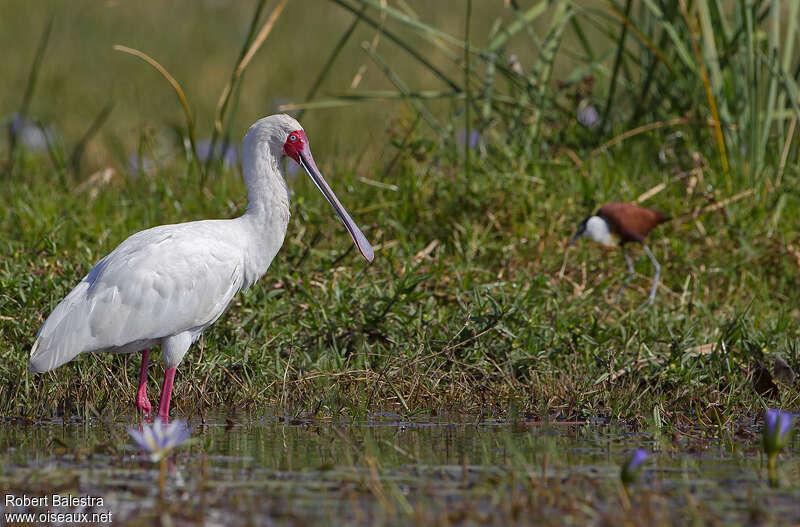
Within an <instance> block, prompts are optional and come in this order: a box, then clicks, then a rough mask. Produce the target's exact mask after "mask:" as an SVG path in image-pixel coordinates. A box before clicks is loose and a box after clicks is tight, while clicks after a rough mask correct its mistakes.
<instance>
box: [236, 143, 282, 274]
mask: <svg viewBox="0 0 800 527" xmlns="http://www.w3.org/2000/svg"><path fill="white" fill-rule="evenodd" d="M249 139H252V137H250V136H249V135H248V137H245V141H244V142H243V144H242V174H243V176H244V182H245V185H246V186H247V199H248V203H247V211H246V212H245V213H244V214H243V215H242V216H241V217H240V218H239V219H238V220H237V221H238V222H239V224H240V225H241V226H242V228H243V230H242V233H243V235H244V237H243V238H241V241H242V243H243V250H244V274H245V287H249V286H250V284H252V283H253V282H255V281H256V280H258V279H259V278H260V277H261V276H262V275H263V274H264V273H265V272H266V271H267V268H268V267H269V264H270V263H271V262H272V259H273V258H275V255H276V254H277V253H278V251H279V250H280V248H281V245H283V239H284V237H285V236H286V228H287V227H288V226H289V188H288V187H287V186H286V179H285V178H284V177H283V174H282V172H281V169H280V166H279V165H278V163H279V160H280V158H281V157H280V153H277V154H276V152H275V151H274V149H273V148H269V147H266V146H265V145H264V144H263V143H261V144H259V143H258V142H256V141H252V140H249Z"/></svg>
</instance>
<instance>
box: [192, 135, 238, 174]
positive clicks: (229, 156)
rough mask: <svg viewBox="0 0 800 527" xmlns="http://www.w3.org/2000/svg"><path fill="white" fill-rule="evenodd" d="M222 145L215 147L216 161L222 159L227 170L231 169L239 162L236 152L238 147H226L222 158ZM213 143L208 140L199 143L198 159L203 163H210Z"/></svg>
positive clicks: (229, 145)
mask: <svg viewBox="0 0 800 527" xmlns="http://www.w3.org/2000/svg"><path fill="white" fill-rule="evenodd" d="M219 148H221V147H220V145H219V144H217V145H216V146H215V147H214V154H213V156H214V159H222V164H223V165H224V166H225V168H230V167H232V166H233V165H235V164H236V162H237V161H238V160H239V154H238V153H237V152H236V147H234V146H233V145H231V144H228V145H224V148H225V150H224V151H223V152H222V156H220V155H219V153H218V151H219ZM211 155H212V153H211V141H210V140H208V139H203V140H201V141H198V142H197V157H198V158H199V160H200V161H201V162H203V163H205V162H206V161H208V158H209V156H211Z"/></svg>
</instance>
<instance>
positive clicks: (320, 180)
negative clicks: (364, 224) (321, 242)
mask: <svg viewBox="0 0 800 527" xmlns="http://www.w3.org/2000/svg"><path fill="white" fill-rule="evenodd" d="M283 151H284V153H285V154H286V155H287V156H289V157H291V158H292V159H294V160H295V162H297V164H298V165H300V166H301V167H303V170H305V171H306V173H307V174H308V177H310V178H311V181H313V182H314V185H316V186H317V188H318V189H319V191H320V192H322V195H323V196H325V199H326V200H328V203H330V204H331V207H333V210H335V211H336V214H338V215H339V218H341V220H342V223H344V226H345V228H346V229H347V232H349V233H350V236H351V237H352V238H353V242H354V243H355V244H356V247H358V250H359V251H360V252H361V255H362V256H363V257H364V258H366V259H367V261H368V262H372V260H373V259H374V258H375V254H374V253H373V251H372V246H371V245H370V244H369V242H368V241H367V238H366V237H365V236H364V233H362V232H361V229H359V228H358V225H356V222H354V221H353V218H351V217H350V215H349V214H348V213H347V211H346V210H344V207H343V206H342V204H341V203H340V202H339V200H338V199H337V198H336V194H334V193H333V190H331V187H329V186H328V183H327V182H326V181H325V178H324V177H322V173H321V172H320V171H319V168H317V164H316V163H315V162H314V156H312V155H311V147H310V146H309V144H308V138H307V137H306V133H305V132H304V131H303V130H302V129H301V130H295V131H293V132H292V133H290V134H289V136H288V137H287V138H286V144H285V145H284V147H283Z"/></svg>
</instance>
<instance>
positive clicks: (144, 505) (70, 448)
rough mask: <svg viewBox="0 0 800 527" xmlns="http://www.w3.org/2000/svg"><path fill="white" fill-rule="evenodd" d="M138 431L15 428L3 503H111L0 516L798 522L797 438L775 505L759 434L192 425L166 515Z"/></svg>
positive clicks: (457, 419)
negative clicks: (628, 473) (630, 480)
mask: <svg viewBox="0 0 800 527" xmlns="http://www.w3.org/2000/svg"><path fill="white" fill-rule="evenodd" d="M133 423H134V420H133V419H132V418H130V419H128V420H122V421H115V422H103V421H98V420H92V421H87V422H84V421H80V420H77V419H75V420H66V421H62V420H50V421H42V422H35V423H30V422H21V421H15V420H7V421H6V422H5V423H4V424H3V426H2V427H0V452H2V454H1V455H0V461H1V462H2V470H1V471H0V487H2V490H3V494H4V495H9V494H13V495H14V496H15V497H16V498H17V499H19V498H21V497H23V496H27V497H29V498H35V497H42V496H52V494H61V495H66V494H71V495H73V496H77V497H84V498H86V497H94V498H102V499H103V503H102V506H99V505H98V502H97V500H94V502H93V503H92V502H91V500H85V501H84V502H83V503H82V504H81V503H79V504H77V506H73V507H58V508H54V507H52V499H51V500H50V502H49V503H48V505H49V507H36V506H35V505H31V504H22V505H19V506H8V507H5V504H6V503H9V504H10V503H11V502H6V501H5V500H4V502H3V506H4V507H5V508H4V511H3V512H4V514H5V513H9V512H20V513H26V512H27V513H30V512H32V513H34V514H37V515H38V514H41V513H43V512H45V511H50V512H53V511H57V512H62V513H86V514H93V513H97V514H99V513H102V512H111V513H112V517H111V523H112V524H115V525H119V524H141V525H149V524H151V523H152V522H153V520H158V521H160V522H161V523H162V524H164V525H170V524H172V525H231V524H236V525H269V524H276V525H277V524H280V525H284V524H288V525H295V524H297V525H308V524H312V523H317V524H354V525H375V524H396V525H406V524H409V523H411V522H413V523H417V524H420V525H421V524H443V523H450V524H455V525H459V524H463V525H472V524H496V525H505V524H509V523H530V522H533V523H541V524H552V525H566V524H574V525H584V524H592V523H594V524H599V523H612V524H613V523H618V522H619V521H622V520H625V521H633V522H634V523H636V524H684V523H685V522H688V521H700V522H702V523H707V522H709V521H713V522H715V523H722V524H743V525H744V524H750V523H758V522H763V523H766V524H770V523H784V522H786V523H789V524H791V523H797V522H800V505H798V503H800V473H799V472H800V470H799V467H798V461H799V460H800V445H798V441H797V437H796V434H795V438H794V439H793V441H792V442H791V444H790V445H789V448H788V449H787V451H786V452H785V453H784V454H783V455H782V457H781V463H780V465H781V466H780V475H781V480H782V482H781V483H782V485H781V487H780V488H778V489H772V488H770V487H769V486H768V485H767V484H766V481H765V478H766V471H765V469H764V468H763V462H762V461H763V460H762V459H761V456H760V454H759V453H758V450H757V446H758V436H757V434H756V432H757V430H756V429H755V427H754V426H753V425H752V423H741V424H739V425H738V426H737V427H736V431H735V433H734V435H733V441H731V436H730V435H729V431H728V430H725V431H721V432H720V431H717V430H703V429H694V430H686V431H684V432H683V433H680V434H676V435H670V436H666V435H665V434H659V433H658V431H633V430H631V429H629V428H627V427H620V426H615V425H609V424H607V423H606V422H604V421H600V420H596V421H592V422H581V423H540V422H531V421H515V422H499V421H492V420H486V419H479V418H475V417H470V416H459V415H444V416H437V417H435V418H424V419H415V420H413V421H405V420H403V419H402V418H401V417H400V416H397V415H392V414H381V415H373V416H371V417H370V418H369V419H367V420H365V421H352V420H346V419H342V420H337V421H330V420H291V421H289V422H285V421H283V420H281V419H278V418H275V417H271V416H252V415H248V416H245V415H239V416H235V417H226V416H217V417H214V418H209V419H206V421H205V422H204V423H203V422H200V421H194V422H192V423H191V426H192V441H191V442H190V443H189V444H187V445H183V446H181V447H179V448H178V449H176V450H175V452H174V453H173V454H172V455H171V456H170V457H169V459H168V466H167V477H166V486H165V496H164V497H163V500H161V499H160V498H159V493H158V483H157V482H158V478H159V466H158V465H154V464H152V463H151V462H150V461H149V459H148V458H147V457H146V456H145V455H144V454H143V453H141V452H139V451H138V450H137V449H136V448H135V447H134V446H133V444H132V442H131V441H130V439H129V437H128V434H127V427H128V426H131V425H132V424H133ZM640 446H641V447H644V448H646V449H648V450H649V451H651V456H650V459H648V461H647V462H646V463H645V465H644V470H643V473H642V477H641V479H640V481H639V482H638V483H637V484H636V485H634V486H633V487H632V488H631V492H630V495H628V494H626V493H625V492H624V491H623V489H622V487H621V485H620V484H619V466H620V464H621V463H622V462H623V461H624V460H625V459H626V458H627V456H629V455H630V453H631V452H632V451H633V450H634V449H635V448H637V447H640ZM17 503H19V501H17ZM83 505H87V506H83ZM37 517H38V516H37ZM42 518H44V519H48V518H45V517H42ZM88 518H89V521H91V516H89V517H88ZM94 518H96V519H99V518H100V517H99V516H96V517H94ZM73 519H74V518H73ZM79 519H80V517H79ZM83 519H85V518H83ZM95 524H98V523H95Z"/></svg>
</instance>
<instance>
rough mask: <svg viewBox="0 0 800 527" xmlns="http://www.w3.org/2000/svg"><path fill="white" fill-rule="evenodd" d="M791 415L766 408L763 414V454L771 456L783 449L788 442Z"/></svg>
mask: <svg viewBox="0 0 800 527" xmlns="http://www.w3.org/2000/svg"><path fill="white" fill-rule="evenodd" d="M792 421H793V417H792V414H790V413H789V412H784V411H782V410H775V409H772V408H767V411H766V412H765V413H764V430H763V435H762V446H763V447H764V452H765V453H766V454H767V455H769V456H773V455H775V454H777V453H778V452H780V451H781V449H783V447H784V446H785V445H786V443H787V441H788V440H789V431H790V430H791V429H792Z"/></svg>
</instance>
